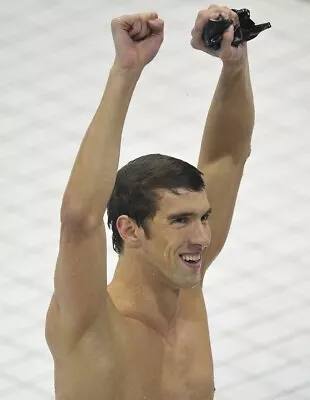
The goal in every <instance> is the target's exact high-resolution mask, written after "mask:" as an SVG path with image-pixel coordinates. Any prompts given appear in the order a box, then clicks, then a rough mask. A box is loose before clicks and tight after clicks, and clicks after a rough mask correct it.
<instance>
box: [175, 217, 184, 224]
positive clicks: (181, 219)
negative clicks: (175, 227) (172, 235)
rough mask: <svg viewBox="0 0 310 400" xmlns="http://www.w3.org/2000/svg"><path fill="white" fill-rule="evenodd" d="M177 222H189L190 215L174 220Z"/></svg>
mask: <svg viewBox="0 0 310 400" xmlns="http://www.w3.org/2000/svg"><path fill="white" fill-rule="evenodd" d="M173 222H174V223H176V224H186V223H187V222H188V217H178V218H176V219H174V220H173Z"/></svg>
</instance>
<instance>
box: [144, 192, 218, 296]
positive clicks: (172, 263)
mask: <svg viewBox="0 0 310 400" xmlns="http://www.w3.org/2000/svg"><path fill="white" fill-rule="evenodd" d="M178 193H179V195H177V194H174V193H171V192H169V191H167V190H162V191H160V192H159V194H160V197H159V201H158V211H157V213H156V215H155V217H154V218H153V220H151V221H149V222H148V230H149V238H148V239H147V238H146V237H144V238H143V239H142V241H141V243H142V245H141V251H142V254H143V258H144V259H145V260H146V261H147V263H148V264H150V265H151V266H152V268H154V269H156V270H157V271H158V272H160V273H161V275H163V276H164V278H165V279H166V280H167V281H168V282H169V284H172V286H173V287H177V288H190V287H194V286H196V285H197V284H199V283H200V280H201V268H202V259H203V255H204V253H205V252H206V249H207V247H208V246H209V244H210V239H211V234H210V229H209V223H208V217H209V214H210V205H209V202H208V199H207V195H206V192H205V191H202V192H190V191H188V190H184V189H179V190H178Z"/></svg>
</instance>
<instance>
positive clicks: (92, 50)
mask: <svg viewBox="0 0 310 400" xmlns="http://www.w3.org/2000/svg"><path fill="white" fill-rule="evenodd" d="M0 4H1V7H0V30H1V33H0V89H1V95H0V113H1V118H0V139H1V150H0V265H1V274H0V398H1V400H30V399H31V400H39V399H40V400H48V399H53V398H54V395H53V362H52V358H51V356H50V353H49V351H48V348H47V345H46V343H45V338H44V324H45V314H46V310H47V307H48V304H49V300H50V297H51V294H52V291H53V274H54V267H55V261H56V257H57V253H58V243H59V228H60V226H59V211H60V205H61V200H62V195H63V192H64V189H65V186H66V183H67V180H68V177H69V173H70V171H71V167H72V165H73V162H74V159H75V156H76V153H77V151H78V147H79V145H80V142H81V140H82V138H83V136H84V133H85V131H86V129H87V127H88V124H89V122H90V120H91V118H92V116H93V115H94V112H95V111H96V108H97V106H98V104H99V101H100V98H101V96H102V93H103V90H104V87H105V84H106V79H107V76H108V73H109V69H110V67H111V65H112V63H113V58H114V47H113V42H112V37H111V33H110V21H111V19H112V18H113V17H116V16H120V15H122V14H127V13H135V12H141V11H148V10H155V11H157V12H158V13H159V15H160V16H161V18H163V19H164V20H165V24H166V25H165V27H166V28H165V41H164V44H163V46H162V49H161V51H160V53H159V54H158V56H157V57H156V59H155V60H154V61H153V63H151V64H150V65H149V66H148V67H147V68H146V70H145V71H144V73H143V75H142V77H141V79H140V81H139V83H138V86H137V89H136V92H135V94H134V98H133V101H132V103H131V106H130V110H129V114H128V118H127V121H126V125H125V129H124V139H123V145H122V155H121V165H123V164H124V163H125V162H127V161H129V160H131V159H133V158H136V157H138V156H140V155H142V154H146V153H152V152H161V153H164V154H169V155H172V156H176V157H179V158H183V159H185V160H186V161H188V162H191V163H194V164H195V163H196V161H197V157H198V151H199V146H200V139H201V135H202V131H203V126H204V122H205V118H206V114H207V111H208V108H209V105H210V101H211V98H212V95H213V92H214V89H215V86H216V84H217V80H218V77H219V74H220V70H221V63H220V61H219V60H217V59H215V58H211V57H210V56H207V55H206V54H204V53H202V52H198V51H195V50H193V49H192V48H191V47H190V31H191V29H192V27H193V25H194V21H195V19H196V16H197V12H198V11H199V10H200V9H203V8H206V7H208V5H209V4H208V3H205V2H203V1H201V0H190V1H184V0H178V1H176V0H170V1H169V2H168V1H164V0H157V1H156V2H154V1H150V0H144V1H142V0H132V1H130V2H128V1H125V0H118V1H117V2H114V3H112V2H111V1H108V0H100V1H99V0H88V1H86V0H84V1H82V0H75V1H74V2H73V1H72V2H70V1H64V0H53V1H51V0H23V1H14V0H13V1H10V2H5V1H4V0H0ZM226 5H227V6H229V7H231V8H243V7H246V8H249V9H250V10H251V16H252V18H253V20H254V21H255V22H256V23H263V22H267V21H270V22H271V24H272V29H270V30H268V31H266V32H264V33H262V34H261V35H259V36H258V37H257V38H256V39H255V40H254V41H252V42H251V43H249V46H248V47H249V57H250V64H251V73H252V84H253V90H254V94H255V103H256V125H255V131H254V137H253V145H252V155H251V157H250V159H249V160H248V162H247V165H246V168H245V172H244V177H243V182H242V185H241V189H240V195H239V198H238V202H237V205H236V212H235V216H234V220H233V224H232V227H231V231H230V235H229V238H228V240H227V244H226V246H225V248H224V250H223V251H222V253H221V255H220V256H219V257H218V258H217V260H216V261H215V262H214V264H213V265H212V267H211V268H210V270H209V272H208V274H207V275H206V278H205V286H204V293H205V299H206V303H207V306H208V309H209V317H210V329H211V340H212V344H213V355H214V363H215V378H216V387H217V394H216V399H217V400H232V399H238V400H239V399H240V400H245V399H250V400H273V399H279V400H280V399H281V400H309V399H310V270H309V266H310V244H309V242H310V212H309V203H310V185H309V175H310V157H309V156H310V149H309V147H310V139H309V136H308V135H309V123H310V116H309V110H310V67H309V66H310V35H309V26H308V21H309V17H310V3H309V2H308V1H298V0H295V1H292V0H282V1H280V0H273V1H267V0H261V1H260V2H258V1H254V0H247V1H245V2H239V1H237V2H231V1H229V2H228V3H226ZM110 237H111V233H110V231H109V232H108V238H110ZM108 260H109V269H108V280H109V281H110V280H111V279H112V276H113V273H114V268H115V264H116V261H117V257H116V254H114V253H113V250H112V246H111V241H110V240H109V247H108Z"/></svg>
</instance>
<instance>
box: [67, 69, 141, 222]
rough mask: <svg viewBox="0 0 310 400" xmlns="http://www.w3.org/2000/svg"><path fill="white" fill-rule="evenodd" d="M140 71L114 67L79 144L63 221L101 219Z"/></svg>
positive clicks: (117, 161) (68, 188) (110, 190)
mask: <svg viewBox="0 0 310 400" xmlns="http://www.w3.org/2000/svg"><path fill="white" fill-rule="evenodd" d="M139 77H140V73H139V72H129V71H127V72H124V71H122V70H119V69H118V68H117V67H116V66H113V67H112V69H111V71H110V74H109V78H108V81H107V85H106V88H105V91H104V95H103V97H102V100H101V102H100V104H99V107H98V109H97V111H96V113H95V116H94V118H93V120H92V121H91V124H90V126H89V128H88V130H87V132H86V135H85V137H84V139H83V141H82V143H81V146H80V149H79V152H78V155H77V157H76V160H75V163H74V166H73V169H72V172H71V175H70V179H69V182H68V185H67V188H66V190H65V194H64V197H63V203H62V210H61V218H62V221H64V220H66V219H70V218H80V219H87V220H91V221H92V222H94V223H97V222H99V221H101V220H102V218H103V215H104V213H105V210H106V207H107V203H108V201H109V198H110V195H111V193H112V190H113V186H114V183H115V178H116V174H117V169H118V163H119V155H120V146H121V137H122V130H123V126H124V122H125V118H126V115H127V111H128V107H129V104H130V100H131V97H132V95H133V92H134V89H135V86H136V84H137V81H138V79H139Z"/></svg>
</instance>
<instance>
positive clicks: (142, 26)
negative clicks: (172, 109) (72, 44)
mask: <svg viewBox="0 0 310 400" xmlns="http://www.w3.org/2000/svg"><path fill="white" fill-rule="evenodd" d="M219 14H222V15H224V16H226V17H227V18H228V17H231V18H233V19H234V20H236V19H237V16H236V14H235V13H234V12H233V11H231V10H230V9H229V8H226V7H222V6H214V5H213V6H211V7H210V8H208V9H205V10H202V11H200V12H199V13H198V16H197V19H196V21H195V23H194V27H193V30H192V32H191V35H192V38H190V40H191V45H192V47H193V48H194V49H196V50H200V51H204V52H206V53H208V54H211V55H212V56H216V57H218V58H219V60H221V62H222V71H221V75H220V78H219V82H218V85H217V88H216V91H215V94H214V97H213V100H212V103H211V105H210V109H209V112H208V116H207V119H206V124H205V129H204V132H203V137H202V144H201V150H200V155H199V160H198V163H197V169H196V167H194V166H192V165H190V164H188V163H186V162H184V161H182V160H179V159H175V158H172V157H169V156H165V155H161V154H150V155H146V156H142V157H139V158H138V159H136V160H133V161H132V162H130V163H128V164H127V165H125V166H124V167H122V168H121V169H120V170H119V171H118V164H119V156H120V147H121V138H122V131H123V125H124V121H125V118H126V115H127V111H128V107H129V104H130V101H131V98H132V95H133V93H134V90H135V87H136V84H137V82H138V80H139V78H140V76H141V74H142V72H143V70H144V68H145V66H146V65H147V64H148V63H150V62H151V61H152V60H153V59H154V58H155V56H156V54H157V53H158V51H159V49H160V47H161V44H162V42H163V39H164V22H163V21H162V20H161V19H160V18H159V16H158V15H157V14H156V13H155V12H151V13H141V14H135V15H125V16H122V17H120V18H115V19H113V20H112V24H111V28H112V36H113V39H114V44H115V59H114V60H113V63H112V65H111V69H110V71H109V76H108V79H107V83H106V87H105V90H104V94H103V97H102V99H101V101H100V104H99V106H98V109H97V111H96V113H95V115H94V117H93V119H92V121H91V123H90V125H89V128H88V130H87V132H86V134H85V137H84V139H83V141H82V143H81V146H80V149H79V152H78V154H77V158H76V160H75V163H74V166H73V169H72V173H71V175H70V178H69V181H68V184H67V187H66V190H65V193H64V196H63V201H62V205H61V232H60V244H59V255H58V259H57V264H56V271H55V279H54V282H55V290H54V293H53V296H52V299H51V303H50V306H49V309H48V312H47V318H46V340H47V343H48V346H49V349H50V351H51V354H52V356H53V359H54V371H55V394H56V399H57V400H194V399H195V400H211V399H213V398H214V378H213V362H212V353H211V345H210V338H209V328H208V319H207V311H206V306H205V302H204V296H203V291H202V285H203V279H204V276H205V273H206V270H207V269H208V267H209V266H210V264H211V263H212V262H213V261H214V260H215V258H216V257H217V256H218V254H219V253H220V251H221V250H222V248H223V246H224V244H225V241H226V238H227V234H228V232H229V228H230V224H231V220H232V216H233V211H234V206H235V202H236V197H237V193H238V189H239V185H240V181H241V178H242V174H243V170H244V166H245V163H246V161H247V159H248V156H249V154H250V146H251V136H252V131H253V126H254V105H253V96H252V89H251V83H250V76H249V65H248V56H247V47H246V45H245V44H244V45H241V46H239V47H238V48H235V47H232V46H231V43H232V40H233V30H231V29H229V30H228V31H227V32H226V33H225V35H224V39H223V43H222V47H221V50H220V51H219V52H218V53H211V52H209V51H208V50H207V49H206V48H205V47H204V46H203V42H202V40H201V34H202V30H203V27H204V24H205V23H206V22H207V21H208V20H209V19H210V18H216V17H217V16H218V15H219ZM236 21H237V20H236ZM206 72H207V71H206ZM155 136H156V132H154V137H155ZM177 140H180V138H177ZM211 209H212V210H211ZM106 211H107V214H108V224H109V226H110V227H111V229H112V233H113V247H114V250H115V251H116V252H117V253H118V255H119V257H118V263H117V266H116V270H115V274H114V277H113V279H112V281H111V283H110V284H109V285H108V284H107V265H106V263H107V261H106V260H107V256H106V234H105V227H104V223H103V217H104V214H105V212H106ZM211 236H212V238H211Z"/></svg>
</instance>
